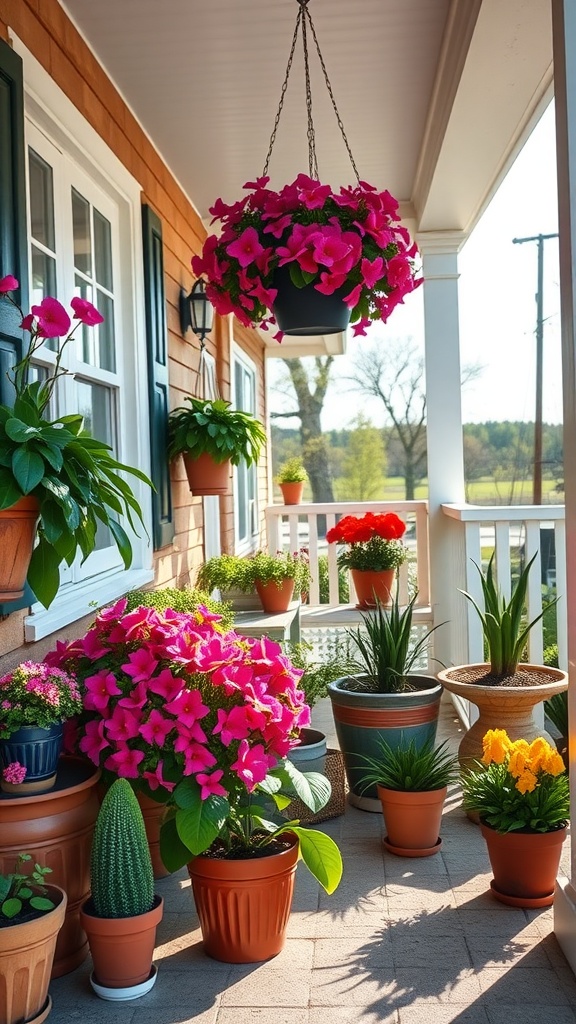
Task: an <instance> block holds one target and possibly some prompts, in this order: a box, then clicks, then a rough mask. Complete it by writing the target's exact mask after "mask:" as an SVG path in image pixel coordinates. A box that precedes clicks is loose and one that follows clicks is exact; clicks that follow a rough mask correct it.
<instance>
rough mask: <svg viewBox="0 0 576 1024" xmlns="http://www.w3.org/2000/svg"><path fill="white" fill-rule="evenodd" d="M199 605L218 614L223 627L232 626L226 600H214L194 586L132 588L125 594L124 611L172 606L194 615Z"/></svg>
mask: <svg viewBox="0 0 576 1024" xmlns="http://www.w3.org/2000/svg"><path fill="white" fill-rule="evenodd" d="M199 605H203V606H204V607H205V608H207V609H208V611H209V612H211V613H212V614H213V615H220V616H221V617H222V622H221V626H222V628H223V629H231V628H232V624H233V621H234V615H233V613H232V610H231V608H230V605H229V604H228V602H227V601H216V600H215V599H214V598H213V597H210V594H209V593H208V592H207V591H205V590H198V589H196V588H195V587H183V588H182V589H180V588H179V587H161V588H160V589H159V590H133V591H131V592H130V593H129V594H127V595H126V611H129V612H131V611H134V609H135V608H142V607H144V608H156V610H157V611H159V612H164V611H166V610H167V609H168V608H172V610H173V611H175V612H184V613H188V614H191V615H194V613H195V612H196V611H197V610H198V606H199Z"/></svg>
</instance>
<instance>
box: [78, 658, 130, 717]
mask: <svg viewBox="0 0 576 1024" xmlns="http://www.w3.org/2000/svg"><path fill="white" fill-rule="evenodd" d="M84 685H85V687H86V691H87V692H86V695H85V697H84V707H85V708H86V710H87V711H99V712H103V711H105V710H106V708H107V707H108V704H109V702H110V697H118V696H119V695H120V694H121V693H122V690H121V689H120V687H119V686H118V683H117V682H116V677H115V675H114V673H113V672H108V671H107V670H106V669H105V668H103V669H100V671H99V672H97V673H96V674H95V675H93V676H87V677H86V679H85V680H84Z"/></svg>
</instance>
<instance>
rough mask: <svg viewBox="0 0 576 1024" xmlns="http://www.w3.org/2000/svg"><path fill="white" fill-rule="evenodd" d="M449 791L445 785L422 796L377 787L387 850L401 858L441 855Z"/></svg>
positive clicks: (420, 794) (421, 794) (422, 793)
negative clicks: (445, 805)
mask: <svg viewBox="0 0 576 1024" xmlns="http://www.w3.org/2000/svg"><path fill="white" fill-rule="evenodd" d="M447 792H448V789H447V787H446V786H444V787H443V788H442V789H430V790H427V791H425V792H420V793H414V792H407V791H401V790H396V789H386V788H385V787H384V786H378V797H379V799H380V802H381V804H382V813H383V815H384V822H385V825H386V832H387V835H386V838H385V840H384V845H385V847H386V849H387V850H390V851H391V852H392V853H395V854H396V855H397V856H398V857H429V856H431V855H432V854H434V853H438V850H439V849H440V847H441V845H442V841H441V839H440V838H439V837H440V824H441V821H442V809H443V807H444V801H445V799H446V793H447Z"/></svg>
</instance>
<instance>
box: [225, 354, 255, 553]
mask: <svg viewBox="0 0 576 1024" xmlns="http://www.w3.org/2000/svg"><path fill="white" fill-rule="evenodd" d="M237 364H239V365H240V366H241V367H242V369H243V370H245V371H248V373H250V374H251V375H252V377H253V379H254V406H255V408H254V409H253V410H244V411H245V412H253V414H254V415H255V416H257V415H258V367H257V366H256V363H255V362H254V360H253V359H251V358H250V356H249V355H248V354H247V353H246V352H245V350H244V349H243V348H241V347H240V345H238V344H237V343H236V342H235V341H234V340H233V339H232V341H231V346H230V366H231V377H232V384H231V398H232V407H233V408H236V365H237ZM248 471H249V472H252V473H253V475H254V508H253V509H252V510H251V509H250V508H249V507H248V508H247V509H246V511H247V517H248V521H250V514H251V513H252V516H253V522H254V530H253V532H252V533H251V535H250V536H249V537H248V539H247V540H242V539H241V538H240V537H239V529H238V527H239V519H238V469H237V467H236V466H235V467H234V551H235V552H236V554H238V555H246V554H250V552H252V551H256V550H257V549H258V547H259V545H260V529H259V523H260V516H259V508H258V467H257V466H252V467H249V470H248Z"/></svg>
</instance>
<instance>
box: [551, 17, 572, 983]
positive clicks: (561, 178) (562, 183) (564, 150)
mask: <svg viewBox="0 0 576 1024" xmlns="http://www.w3.org/2000/svg"><path fill="white" fill-rule="evenodd" d="M552 29H553V45H554V93H555V97H556V149H557V159H558V224H559V232H560V296H561V323H562V384H563V397H564V401H563V405H564V489H565V501H566V602H567V607H568V672H569V677H570V688H569V690H568V716H569V723H570V726H569V732H570V751H571V755H572V756H571V763H570V788H571V798H570V803H571V819H572V822H574V821H576V759H575V755H576V351H575V347H576V323H575V317H576V308H575V291H576V284H575V280H574V273H575V266H574V259H575V254H576V4H574V0H552ZM554 931H555V932H556V937H557V939H558V941H559V943H560V945H561V946H562V949H563V950H564V953H565V955H566V957H567V959H568V961H569V963H570V966H571V967H572V970H573V971H575V972H576V841H575V840H574V838H573V839H572V861H571V867H570V878H560V879H559V880H558V885H557V890H556V898H555V901H554Z"/></svg>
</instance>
